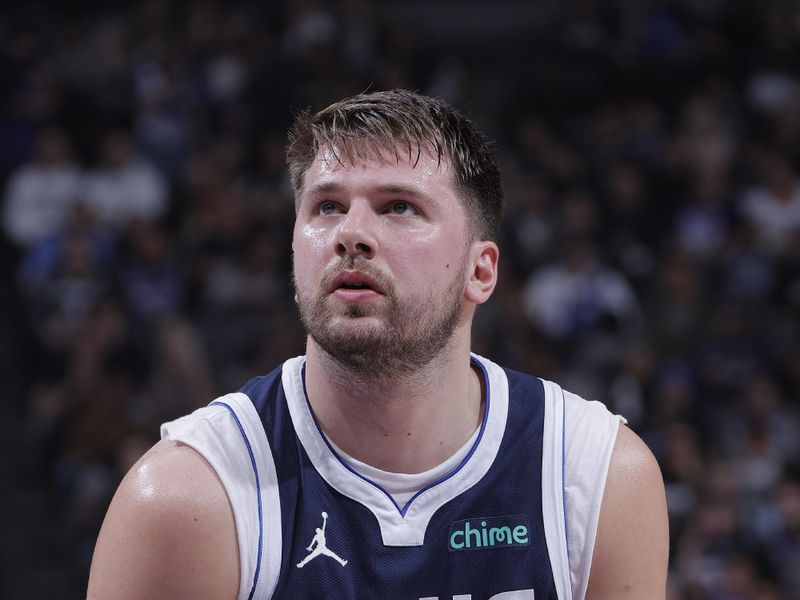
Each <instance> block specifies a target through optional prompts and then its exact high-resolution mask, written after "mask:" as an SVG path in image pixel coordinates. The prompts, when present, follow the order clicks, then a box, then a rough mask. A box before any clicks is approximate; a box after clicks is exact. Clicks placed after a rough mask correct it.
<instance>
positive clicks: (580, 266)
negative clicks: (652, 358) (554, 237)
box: [524, 240, 641, 343]
mask: <svg viewBox="0 0 800 600" xmlns="http://www.w3.org/2000/svg"><path fill="white" fill-rule="evenodd" d="M598 254H599V252H598V249H597V247H596V246H595V245H593V244H592V243H591V242H589V241H588V240H570V241H569V242H567V243H566V244H565V249H564V253H563V259H562V260H560V261H559V262H558V263H556V264H554V265H548V266H544V267H541V268H540V269H538V270H537V271H535V272H534V273H533V274H532V275H531V277H530V279H529V280H528V282H527V283H526V285H525V291H524V305H525V313H526V314H527V316H528V319H529V321H530V322H531V324H532V325H534V326H535V327H536V329H537V330H538V331H540V332H542V333H544V334H545V335H546V336H547V337H548V338H550V339H554V340H558V341H561V342H565V343H569V342H571V341H577V340H579V339H581V338H582V337H583V336H585V335H586V334H588V333H589V332H591V331H592V330H594V329H596V328H597V327H599V326H601V324H603V323H604V321H605V320H606V319H608V318H611V319H613V320H614V321H615V322H616V323H617V324H618V325H619V326H620V327H621V328H622V329H624V330H635V329H637V328H638V327H639V326H640V324H641V312H640V309H639V305H638V301H637V299H636V296H635V295H634V293H633V290H632V289H631V287H630V286H629V285H628V283H627V282H626V281H625V279H624V277H622V275H621V274H620V273H619V272H617V271H616V270H614V269H613V268H611V267H609V266H607V265H605V264H604V263H603V262H602V261H601V260H600V258H599V256H598Z"/></svg>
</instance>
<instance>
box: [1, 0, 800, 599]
mask: <svg viewBox="0 0 800 600" xmlns="http://www.w3.org/2000/svg"><path fill="white" fill-rule="evenodd" d="M17 4H18V6H13V5H12V6H11V7H6V10H5V11H4V12H3V13H2V15H0V82H2V84H1V85H0V184H2V186H1V187H0V190H2V192H1V193H2V202H1V203H0V208H1V209H2V212H0V225H1V227H0V229H1V231H0V278H2V285H1V286H0V403H2V419H0V482H2V483H0V597H2V598H29V599H31V598H34V599H35V598H48V599H49V598H83V596H84V594H85V586H86V580H87V573H88V566H89V563H90V560H91V555H92V551H93V548H94V542H95V539H96V536H97V532H98V529H99V526H100V523H101V521H102V518H103V515H104V513H105V510H106V508H107V506H108V502H109V500H110V498H111V496H112V494H113V492H114V490H115V488H116V486H117V484H118V482H119V480H120V478H121V477H122V475H123V474H124V473H125V472H126V471H127V469H128V468H129V467H130V466H131V465H132V464H133V462H134V461H135V460H136V459H137V458H138V457H139V456H140V455H141V454H142V452H143V451H144V450H145V449H146V448H148V447H149V446H150V445H151V444H152V443H154V442H155V441H156V440H157V437H158V426H159V424H160V423H161V422H163V421H165V420H169V419H172V418H174V417H176V416H178V415H181V414H184V413H186V412H189V411H191V410H192V409H194V408H195V407H198V406H202V405H204V404H206V403H208V402H209V401H210V400H211V399H213V398H214V396H215V395H217V394H219V393H223V392H228V391H233V390H236V389H238V388H239V387H240V386H241V385H242V384H243V383H244V382H246V381H247V380H248V379H249V378H250V377H252V376H255V375H257V374H261V373H264V372H268V371H270V370H271V369H272V368H274V367H275V366H276V365H278V364H279V363H280V362H281V361H282V360H284V359H285V358H287V357H289V356H293V355H295V354H299V353H302V351H303V334H302V329H301V327H300V325H299V323H298V319H297V317H296V313H295V309H294V306H293V302H292V295H293V294H292V291H291V287H290V284H289V279H290V267H289V241H290V233H291V223H292V217H293V206H292V196H291V190H290V186H289V184H288V180H287V176H286V171H285V168H284V152H283V151H284V144H285V134H286V130H287V128H288V126H289V123H290V122H291V118H292V114H293V111H296V110H297V109H300V108H305V107H314V108H321V107H322V106H324V105H326V104H328V103H329V102H331V101H333V100H336V99H339V98H342V97H344V96H347V95H351V94H353V93H356V92H360V91H363V90H368V89H369V90H378V89H385V88H391V87H396V86H400V87H405V88H410V89H414V90H418V91H421V92H424V93H427V94H431V95H436V96H440V97H443V98H444V99H446V100H448V101H449V102H451V103H453V104H454V105H456V106H458V107H460V108H461V109H462V110H463V112H465V113H466V114H467V115H469V116H470V117H471V118H472V119H473V120H474V121H475V122H476V123H477V124H478V125H479V127H480V128H481V129H482V130H483V131H485V132H486V133H487V135H488V136H489V137H490V138H491V139H492V140H494V142H495V147H496V149H497V152H498V156H499V159H500V162H501V165H502V171H503V174H504V178H505V186H506V196H507V209H506V215H505V228H504V233H503V240H502V244H501V247H502V275H501V281H500V286H499V288H498V290H497V292H496V294H495V297H494V298H493V300H492V301H491V302H490V303H489V305H487V306H485V307H483V308H481V310H480V311H479V313H478V318H477V321H476V326H475V344H474V346H475V349H476V351H478V352H480V353H482V354H486V355H488V356H490V357H492V358H493V359H494V360H496V361H498V362H501V363H503V364H505V365H507V366H510V367H513V368H517V369H521V370H525V371H529V372H533V373H535V374H538V375H540V376H542V377H546V378H550V379H555V380H557V381H559V382H560V383H562V384H563V385H564V386H565V387H567V388H569V389H572V390H573V391H575V392H577V393H580V394H582V395H584V396H585V397H587V398H590V399H600V400H602V401H603V402H605V403H606V404H607V405H608V406H609V408H610V409H611V410H613V411H615V412H618V413H621V414H624V415H625V416H626V417H627V418H628V420H629V423H630V425H631V427H632V428H633V429H634V430H635V431H637V432H638V433H639V434H640V435H641V436H642V437H643V438H644V439H645V440H646V442H647V443H648V444H649V445H650V447H651V448H652V450H653V452H654V453H655V455H656V456H657V458H658V460H659V462H660V464H661V468H662V470H663V473H664V477H665V480H666V484H667V495H668V502H669V510H670V525H671V563H670V597H671V598H672V599H677V598H686V599H690V600H691V599H712V600H722V599H731V600H749V599H754V600H772V599H778V598H800V569H799V568H798V565H800V450H799V448H800V418H799V417H798V408H800V405H799V400H798V399H799V398H800V346H799V345H798V339H799V337H798V334H800V331H798V330H799V329H800V180H798V167H800V58H799V57H800V8H799V7H798V3H797V2H794V1H788V0H764V1H762V2H759V3H756V2H750V1H747V0H730V1H726V0H704V1H702V2H701V1H699V0H697V1H695V0H684V1H666V0H636V1H633V0H528V1H525V0H519V1H503V0H495V1H494V2H491V3H489V2H480V1H477V0H460V1H456V0H436V1H430V0H427V1H422V0H417V1H409V0H403V1H400V0H393V1H385V2H377V1H370V0H343V1H341V2H325V1H323V0H292V1H288V0H287V1H284V2H236V1H228V2H225V3H223V2H216V1H199V2H167V1H166V0H143V1H140V2H115V1H110V2H106V3H102V4H101V5H97V4H96V3H89V2H80V1H78V2H69V3H67V2H37V1H31V2H25V3H24V4H23V3H17ZM98 6H101V8H100V7H98Z"/></svg>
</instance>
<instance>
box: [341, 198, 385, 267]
mask: <svg viewBox="0 0 800 600" xmlns="http://www.w3.org/2000/svg"><path fill="white" fill-rule="evenodd" d="M373 216H374V215H373V213H372V208H371V207H370V206H368V205H367V204H366V203H361V202H353V204H352V205H351V206H350V208H349V209H348V211H347V214H346V215H345V216H344V217H343V218H342V220H341V222H340V223H339V229H338V230H337V232H336V238H335V244H336V254H338V255H339V256H342V257H344V256H357V255H360V256H363V257H364V258H373V257H374V256H375V253H376V252H377V250H378V240H377V238H376V237H375V223H373V218H372V217H373Z"/></svg>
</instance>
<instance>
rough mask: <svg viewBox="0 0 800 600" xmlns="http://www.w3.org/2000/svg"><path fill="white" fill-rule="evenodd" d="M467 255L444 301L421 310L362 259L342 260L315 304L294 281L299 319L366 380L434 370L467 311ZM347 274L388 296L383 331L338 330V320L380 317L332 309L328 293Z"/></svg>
mask: <svg viewBox="0 0 800 600" xmlns="http://www.w3.org/2000/svg"><path fill="white" fill-rule="evenodd" d="M466 261H467V255H466V253H465V255H464V257H463V259H462V261H461V265H460V268H459V269H457V270H456V271H455V272H454V273H455V276H454V277H453V281H452V282H451V283H450V285H449V286H448V288H447V290H446V291H445V293H444V294H443V295H442V297H440V298H433V297H431V298H427V299H425V300H423V301H420V302H419V303H418V304H417V305H416V306H404V305H402V304H401V303H400V301H399V299H398V297H397V294H396V291H395V289H394V285H393V282H392V281H391V279H390V278H388V277H387V276H386V275H385V274H384V273H383V272H382V271H380V270H379V269H377V268H376V267H374V266H373V265H372V264H371V263H370V262H369V261H368V260H367V259H365V258H363V257H361V256H350V257H347V258H344V259H342V260H341V261H340V262H339V263H337V264H336V265H335V266H334V267H332V268H330V269H329V270H328V271H326V272H325V274H324V275H323V278H322V282H321V284H320V289H319V292H318V293H317V294H316V296H315V297H314V298H313V299H312V298H311V297H310V295H309V294H308V293H307V291H303V290H300V289H299V288H298V286H297V280H296V278H295V279H294V284H295V290H296V293H297V304H298V308H299V310H300V318H301V319H302V321H303V325H304V326H305V328H306V332H307V333H308V335H309V336H311V338H312V339H313V340H314V341H315V342H316V343H317V344H318V345H319V346H320V347H321V348H322V349H323V350H324V351H325V352H326V353H328V354H329V355H330V356H331V357H332V358H333V359H334V360H336V361H337V362H339V363H340V364H341V365H342V366H344V367H345V368H347V369H349V370H351V371H352V372H353V373H354V374H357V375H359V376H360V377H363V378H368V379H372V378H380V377H393V376H398V375H401V374H404V373H410V372H414V371H416V370H418V369H419V368H420V367H422V366H424V365H427V364H429V363H430V362H431V361H432V360H433V359H434V358H435V357H436V356H438V355H439V354H440V353H441V352H442V350H443V349H444V348H445V346H446V345H447V343H448V342H449V341H450V338H451V337H452V335H453V332H454V331H455V328H456V326H457V325H458V321H459V319H460V317H461V313H462V310H463V308H464V279H463V276H464V272H465V269H466ZM344 270H357V271H360V272H362V273H364V274H366V275H367V276H369V277H371V278H372V279H373V280H375V281H376V282H377V283H378V284H379V286H380V288H381V291H382V292H383V293H384V298H383V304H384V307H383V310H382V316H383V320H384V325H383V326H375V327H370V328H367V327H361V328H358V329H356V330H355V331H352V330H350V329H351V328H349V327H346V324H344V325H342V326H336V325H335V324H334V323H333V320H334V318H335V317H339V318H342V317H344V318H346V319H347V320H356V319H360V318H363V317H367V316H370V315H371V314H374V313H376V312H377V311H376V309H375V307H374V306H365V305H360V304H353V305H348V306H347V307H346V308H345V309H344V311H342V310H341V308H340V309H338V310H337V309H336V308H335V307H334V306H332V303H331V302H332V301H331V298H330V294H329V292H328V290H329V289H330V283H331V282H332V280H333V279H334V278H335V277H336V276H337V275H338V274H339V273H340V272H341V271H344Z"/></svg>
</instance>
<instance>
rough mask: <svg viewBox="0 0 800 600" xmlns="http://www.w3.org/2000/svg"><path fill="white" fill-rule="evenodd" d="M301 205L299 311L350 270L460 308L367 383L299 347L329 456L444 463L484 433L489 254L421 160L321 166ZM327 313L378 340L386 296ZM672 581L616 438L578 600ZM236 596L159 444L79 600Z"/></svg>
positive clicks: (424, 300)
mask: <svg viewBox="0 0 800 600" xmlns="http://www.w3.org/2000/svg"><path fill="white" fill-rule="evenodd" d="M298 200H299V201H298V209H297V220H296V224H295V228H294V236H293V244H292V247H293V251H294V257H295V259H294V260H295V265H294V266H295V279H296V287H297V290H298V303H299V305H300V307H301V312H302V311H303V310H304V305H305V306H306V307H308V306H309V303H312V304H313V302H314V301H315V300H314V299H315V297H316V294H317V291H318V290H319V289H320V285H321V283H322V282H323V281H325V278H326V273H328V272H330V270H331V269H335V268H336V265H339V264H341V261H342V260H343V259H346V258H348V257H355V256H358V257H360V258H359V259H358V260H359V261H367V262H368V263H369V264H370V269H373V268H374V269H376V270H377V272H379V273H380V274H381V275H380V276H381V281H382V282H384V283H387V284H390V285H391V286H392V288H393V292H394V294H395V296H396V299H397V302H398V305H399V306H400V307H401V308H402V310H403V314H406V313H407V314H409V315H411V316H412V317H415V315H416V312H415V311H420V310H423V311H424V310H426V309H427V310H430V309H431V302H435V301H437V299H438V301H439V302H445V301H446V296H447V294H449V293H451V292H452V290H451V288H452V283H453V281H455V282H459V281H460V282H461V284H459V285H458V288H459V289H461V290H462V292H461V293H462V299H463V306H462V307H461V309H460V314H459V316H458V319H457V323H456V324H455V326H454V329H453V332H452V335H451V336H450V337H449V339H447V340H446V343H445V344H444V345H443V347H442V348H441V350H440V352H439V353H438V354H437V355H436V356H435V357H434V358H433V359H431V360H430V362H429V363H428V364H425V365H421V366H419V367H417V368H416V369H413V370H411V369H409V370H405V371H402V372H400V373H394V374H393V375H391V376H389V375H385V374H382V375H380V376H375V375H374V374H370V373H369V372H364V371H359V370H358V369H355V370H354V369H352V368H347V367H345V366H343V365H342V364H341V362H340V361H337V360H336V359H335V358H334V357H332V356H331V354H330V353H328V352H327V351H326V350H325V349H324V348H323V347H322V346H321V345H319V344H318V343H317V342H316V341H315V340H314V339H313V337H309V339H308V343H307V357H306V384H307V389H308V395H309V400H310V402H311V404H312V407H313V409H314V412H315V414H316V416H317V419H318V421H319V422H320V424H321V426H322V428H323V429H324V431H325V432H326V434H327V435H328V436H330V438H331V439H332V440H333V441H334V443H336V444H337V445H338V446H339V447H340V448H342V449H344V450H345V451H346V452H347V453H349V454H350V455H351V456H353V457H355V458H356V459H359V460H361V461H364V462H367V463H369V464H371V465H373V466H376V467H378V468H381V469H384V470H388V471H394V472H406V473H414V472H421V471H424V470H426V469H429V468H431V467H433V466H435V465H437V464H440V463H441V462H442V461H444V460H445V459H447V458H448V457H449V456H451V455H452V454H453V453H454V452H455V451H456V450H457V449H458V448H459V447H461V445H463V444H464V443H465V442H466V440H467V439H468V438H469V437H470V435H471V434H472V433H473V431H474V430H475V428H476V427H477V426H478V424H479V421H480V414H481V406H482V402H483V390H482V388H481V383H480V380H479V378H478V376H477V375H476V373H474V372H473V371H472V369H471V367H470V364H469V350H470V329H471V324H472V318H473V314H474V311H475V308H476V306H477V305H478V304H481V303H483V302H485V301H486V300H488V298H489V297H490V295H491V293H492V291H493V290H494V287H495V284H496V281H497V270H498V258H499V251H498V249H497V246H496V245H495V244H494V243H493V242H489V241H480V240H476V241H470V242H468V243H467V242H466V240H470V239H472V238H471V236H470V235H469V227H468V222H467V217H466V214H465V211H464V208H463V206H462V204H461V202H460V200H459V199H458V197H457V195H456V193H455V190H454V186H453V183H452V174H451V173H450V171H449V168H448V166H447V165H446V164H445V165H443V166H441V167H440V166H438V165H437V164H436V161H435V159H434V158H433V157H431V156H428V155H425V154H423V156H422V159H421V160H420V162H419V164H417V165H416V167H412V165H410V164H408V163H404V162H402V161H401V162H399V163H395V162H394V161H386V160H380V159H378V158H375V159H370V160H367V161H365V162H363V163H359V164H355V165H341V164H338V163H336V162H335V161H331V160H326V157H325V155H322V156H320V157H318V158H317V160H316V161H315V162H314V163H313V165H312V166H311V168H310V169H309V171H308V173H307V174H306V179H305V183H304V187H303V190H301V193H300V195H299V198H298ZM306 291H309V295H308V296H305V297H304V294H305V293H306ZM323 303H324V304H325V308H326V310H327V311H328V313H329V314H328V317H329V318H331V319H332V324H331V326H332V327H334V328H336V329H337V330H339V331H340V332H342V331H343V332H345V333H347V334H348V335H360V336H366V337H365V339H369V338H370V337H373V338H374V337H376V336H377V337H379V336H381V335H384V334H385V333H386V331H387V328H388V327H389V326H390V320H389V314H390V312H389V310H388V300H387V298H386V297H385V296H384V295H382V294H371V293H369V292H365V293H360V292H352V293H351V292H331V293H330V294H329V295H328V296H326V297H325V298H324V299H323ZM354 305H357V308H354ZM354 315H356V316H354ZM454 415H456V416H454ZM364 448H369V453H368V454H367V453H365V452H364V450H363V449H364ZM666 567H667V518H666V502H665V497H664V485H663V482H662V480H661V474H660V471H659V469H658V466H657V464H656V462H655V459H654V458H653V456H652V454H651V453H650V451H649V450H648V449H647V447H646V446H645V445H644V443H642V441H641V440H640V439H639V438H638V437H637V436H636V435H635V434H634V433H633V432H631V431H630V430H629V429H627V428H625V427H622V428H621V429H620V433H619V435H618V438H617V440H616V444H615V446H614V450H613V453H612V458H611V464H610V467H609V473H608V485H607V486H606V489H605V495H604V497H603V504H602V508H601V515H600V524H599V527H598V532H597V539H596V543H595V558H594V561H593V565H592V571H591V577H590V581H589V591H588V594H587V598H589V599H590V600H605V599H607V598H608V599H610V598H625V597H629V598H637V599H644V600H648V599H651V598H652V599H663V598H665V593H666V592H665V588H666ZM238 587H239V560H238V550H237V541H236V533H235V524H234V520H233V514H232V510H231V507H230V504H229V502H228V498H227V495H226V493H225V490H224V488H223V486H222V484H221V482H220V481H219V479H218V478H217V476H216V474H215V473H214V472H213V469H211V467H210V466H209V465H208V464H207V463H206V462H205V460H203V459H202V458H201V457H200V456H199V455H198V454H197V453H195V452H194V451H193V450H192V449H190V448H188V447H185V446H182V445H180V444H176V443H174V442H169V441H163V440H162V441H161V442H159V443H158V444H156V446H155V447H154V448H153V449H152V450H151V451H150V452H148V453H147V454H146V455H145V456H144V457H142V459H141V460H140V461H139V462H138V463H137V464H136V465H135V466H134V467H133V468H132V469H131V471H130V472H129V473H128V475H127V476H126V477H125V479H124V480H123V482H122V483H121V485H120V488H119V490H118V491H117V494H116V495H115V497H114V500H113V501H112V503H111V507H110V508H109V511H108V514H107V516H106V519H105V522H104V523H103V527H102V530H101V532H100V536H99V538H98V542H97V547H96V550H95V556H94V560H93V563H92V570H91V573H90V581H89V592H88V597H89V598H97V599H100V598H103V599H105V598H114V599H125V600H128V599H145V598H148V599H149V598H173V599H178V600H180V599H184V598H185V599H187V600H188V599H200V600H203V599H205V598H208V599H211V598H236V595H237V592H238Z"/></svg>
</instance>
